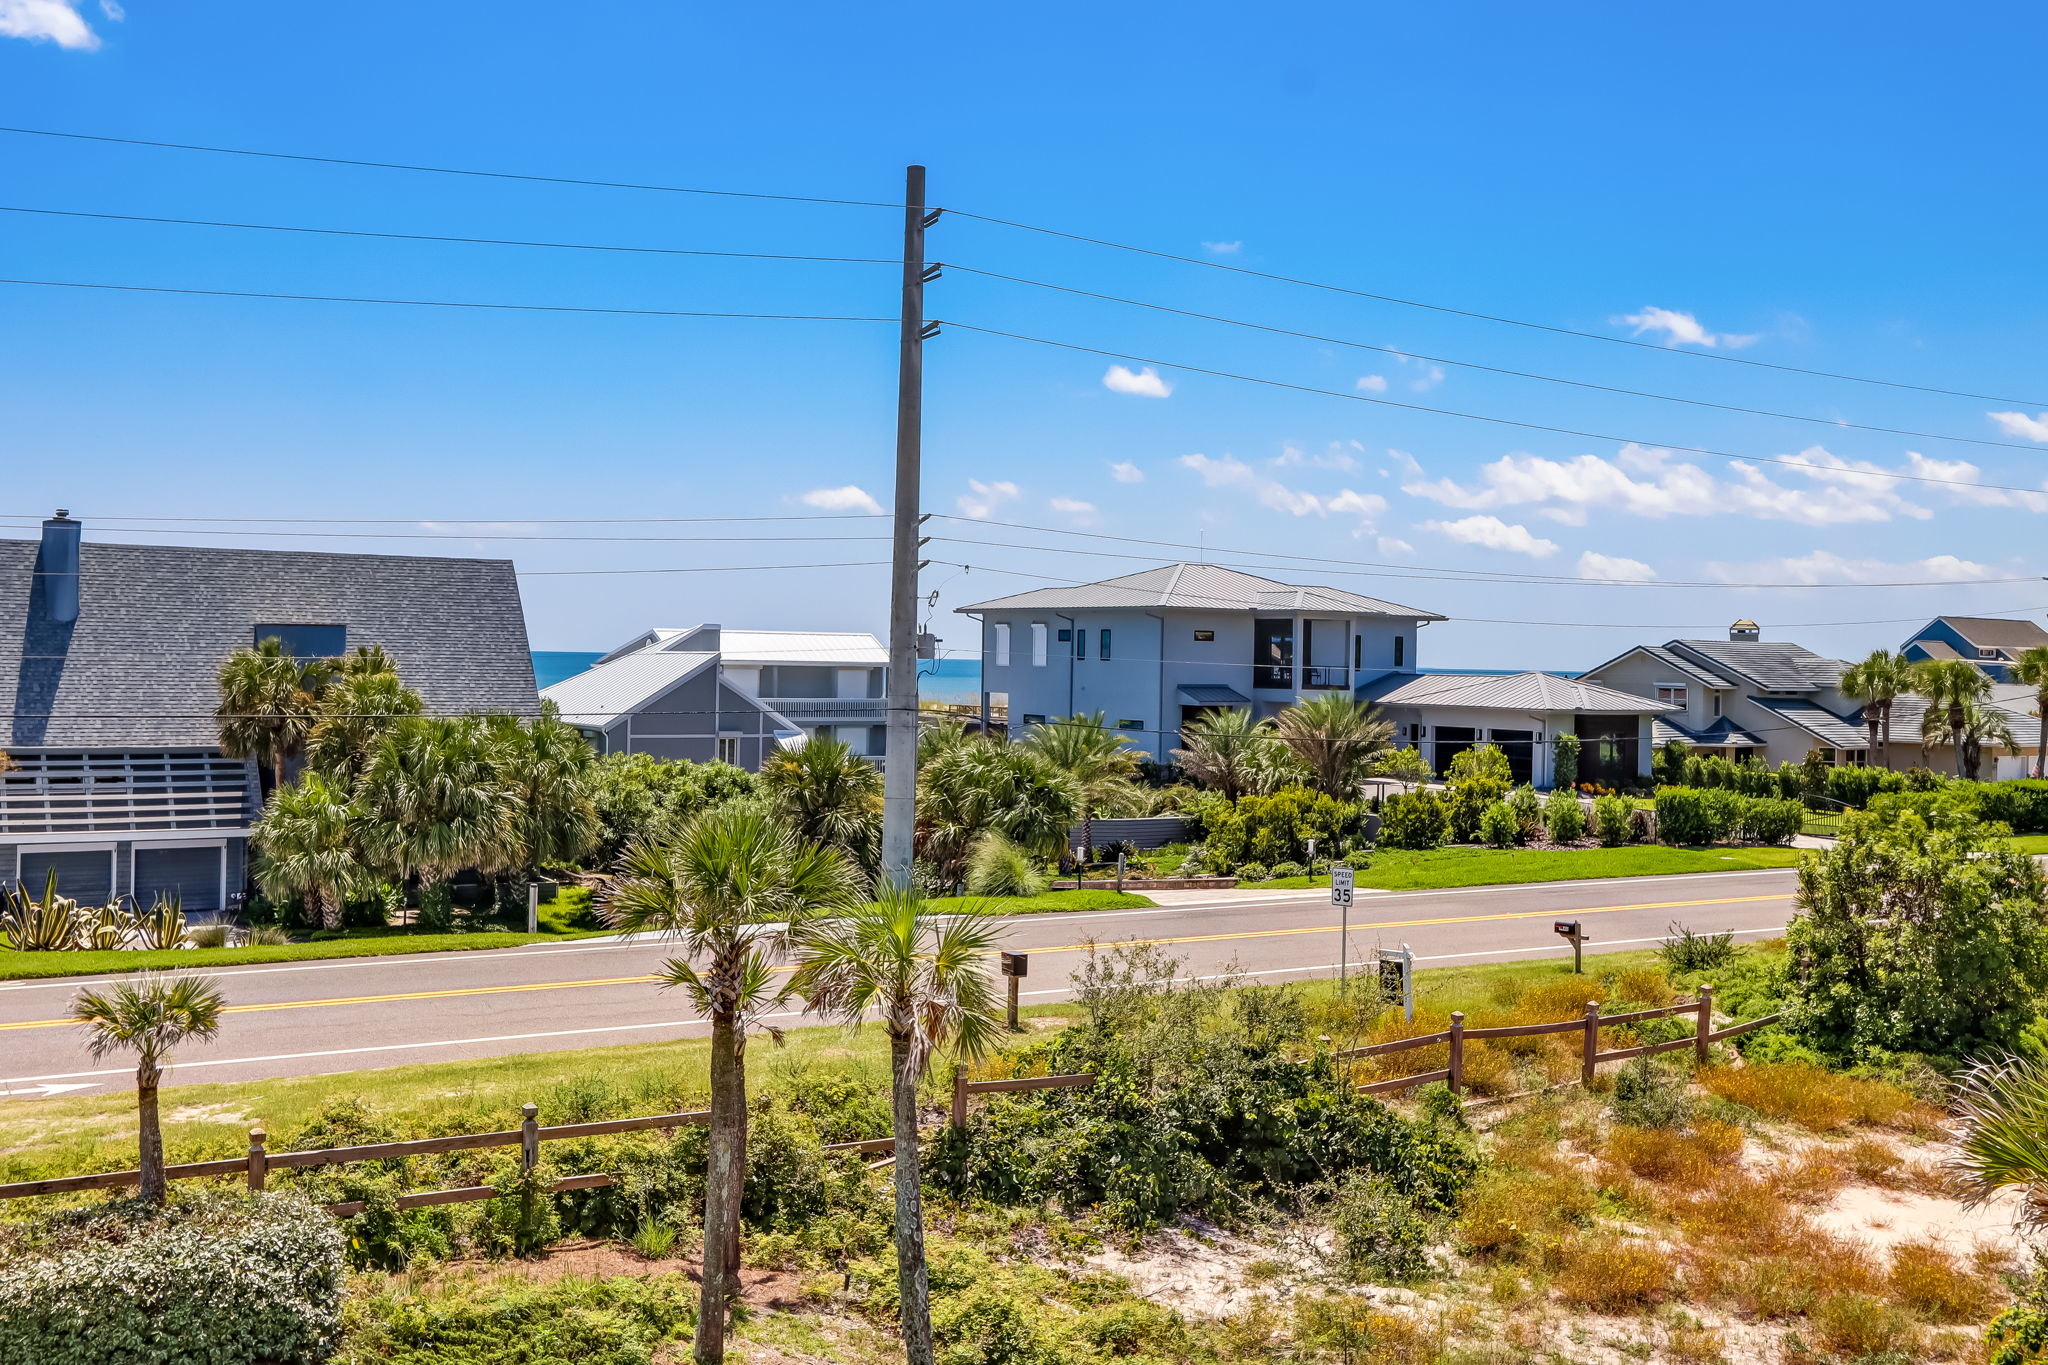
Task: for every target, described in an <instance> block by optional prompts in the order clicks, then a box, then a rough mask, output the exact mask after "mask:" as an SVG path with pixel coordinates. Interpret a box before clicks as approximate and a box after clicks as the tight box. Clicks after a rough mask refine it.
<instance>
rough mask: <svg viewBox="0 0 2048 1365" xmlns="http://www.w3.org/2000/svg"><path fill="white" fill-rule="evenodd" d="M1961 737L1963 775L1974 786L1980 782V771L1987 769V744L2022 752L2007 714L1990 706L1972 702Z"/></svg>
mask: <svg viewBox="0 0 2048 1365" xmlns="http://www.w3.org/2000/svg"><path fill="white" fill-rule="evenodd" d="M1958 733H1959V734H1960V736H1961V739H1962V747H1963V772H1964V774H1965V775H1966V776H1967V777H1968V778H1969V779H1970V780H1971V781H1972V782H1975V781H1976V780H1977V775H1978V770H1979V769H1981V768H1982V767H1983V765H1984V746H1985V744H1987V743H1993V744H1997V745H1998V746H1999V747H2000V748H2001V749H2005V750H2007V751H2009V752H2011V753H2015V754H2016V753H2018V752H2019V751H2020V746H2019V744H2018V743H2017V742H2016V741H2015V740H2014V739H2013V737H2012V726H2011V725H2010V724H2009V723H2007V721H2006V719H2005V715H2004V713H2003V712H2001V711H1999V710H1998V709H1997V708H1996V707H1993V706H1991V705H1990V704H1988V703H1985V704H1981V705H1980V704H1977V703H1974V702H1973V703H1971V704H1970V705H1969V706H1966V707H1964V708H1963V728H1962V729H1961V731H1959V732H1958Z"/></svg>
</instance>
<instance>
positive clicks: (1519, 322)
mask: <svg viewBox="0 0 2048 1365" xmlns="http://www.w3.org/2000/svg"><path fill="white" fill-rule="evenodd" d="M0 131H4V130H0ZM947 212H949V213H951V214H952V215H953V216H954V217H956V218H967V219H972V220H973V221H975V222H978V223H991V224H994V225H995V226H997V227H1007V228H1016V229H1018V230H1019V231H1022V232H1036V233H1040V234H1042V235H1044V236H1047V237H1061V238H1065V239H1066V240H1068V241H1071V242H1083V243H1086V244H1087V245H1089V246H1100V247H1109V248H1111V249H1112V250H1116V251H1128V252H1131V253H1133V254H1135V255H1139V256H1151V257H1154V258H1155V259H1158V260H1163V261H1178V262H1179V263H1181V264H1182V265H1198V266H1202V267H1203V268H1205V269H1208V270H1223V271H1228V272H1229V273H1231V274H1233V275H1247V276H1250V277H1251V278H1253V279H1260V280H1271V281H1274V282H1275V283H1279V284H1293V285H1300V286H1302V287H1303V288H1305V289H1320V290H1324V291H1326V292H1328V293H1332V294H1348V295H1350V296H1351V297H1353V298H1360V299H1372V300H1374V301H1375V302H1378V303H1393V304H1399V305H1400V306H1401V307H1403V308H1420V309H1424V310H1427V311H1429V312H1432V313H1446V314H1449V315H1451V316H1452V317H1461V318H1471V319H1473V320H1475V321H1479V322H1496V323H1501V324H1503V325H1505V326H1509V327H1526V328H1528V329H1530V330H1531V331H1537V332H1548V333H1551V334H1552V335H1555V336H1569V337H1578V338H1580V339H1581V340H1585V341H1604V342H1608V343H1609V344H1611V345H1615V346H1633V347H1636V348H1637V349H1639V350H1645V351H1654V352H1656V353H1658V354H1659V355H1684V356H1691V357H1693V358H1694V359H1697V360H1719V361H1723V362H1726V363H1727V364H1730V365H1748V366H1750V367H1752V368H1754V369H1762V370H1779V371H1782V372H1784V373H1787V374H1801V375H1806V376H1808V377H1809V378H1813V379H1837V380H1841V381H1843V382H1845V383H1850V384H1871V385H1876V386H1878V387H1880V388H1887V389H1908V390H1911V391H1913V392H1915V393H1935V394H1941V395H1944V396H1946V397H1949V398H1969V399H1973V400H1976V401H1980V402H1985V403H2013V404H2017V405H2019V406H2023V407H2048V400H2044V399H2039V398H2001V397H1999V396H1997V395H1996V394H1986V393H1970V392H1967V391H1965V390H1962V389H1944V388H1938V387H1936V386H1934V385H1930V384H1909V383H1906V382H1904V381H1901V380H1896V379H1872V378H1870V377H1868V376H1866V375H1856V374H1842V373H1839V372H1837V371H1833V370H1814V369H1807V368H1805V367H1803V366H1799V365H1781V364H1777V363H1775V362H1773V361H1769V360H1754V359H1751V358H1750V357H1748V356H1738V355H1725V354H1722V353H1720V352H1718V351H1685V350H1679V349H1677V348H1675V347H1671V346H1660V345H1658V344H1656V343H1655V342H1649V341H1638V340H1636V339H1635V338H1633V337H1617V336H1608V335H1606V334H1604V333H1601V332H1585V331H1580V330H1578V329H1577V328H1573V327H1558V326H1553V325H1552V324H1550V323H1545V322H1530V321H1529V320H1527V319H1526V318H1511V317H1505V316H1503V315H1501V314H1498V313H1482V312H1478V311H1476V310H1474V309H1469V308H1453V307H1450V306H1449V305H1446V304H1441V303H1425V302H1423V301H1422V300H1420V299H1406V298H1401V297H1399V296H1398V295H1394V294H1377V293H1374V292H1372V291H1370V290H1366V289H1352V288H1349V287H1347V286H1345V285H1340V284H1329V283H1326V282H1324V281H1321V280H1309V279H1302V278H1300V277H1299V276H1294V275H1281V274H1276V273H1274V272H1272V271H1266V270H1254V269H1252V268H1251V267H1249V266H1242V265H1230V264H1227V263H1226V262H1223V261H1205V260H1203V259H1202V258H1200V257H1199V256H1182V255H1179V254H1177V253H1175V252H1171V251H1158V250H1154V249H1153V248H1151V247H1142V246H1133V245H1131V244H1130V243H1128V242H1113V241H1109V240H1108V239H1106V238H1102V237H1090V236H1087V235H1085V234H1083V233H1078V232H1063V231H1061V230H1060V229H1058V228H1049V227H1040V226H1038V225H1036V224H1034V223H1020V222H1016V221H1014V220H1011V219H1007V218H994V217H990V216H989V215H988V214H984V213H972V212H969V211H968V210H966V209H959V208H948V209H947Z"/></svg>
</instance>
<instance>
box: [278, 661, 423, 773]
mask: <svg viewBox="0 0 2048 1365" xmlns="http://www.w3.org/2000/svg"><path fill="white" fill-rule="evenodd" d="M360 655H361V651H358V654H357V655H352V656H351V657H350V658H349V659H346V660H344V661H343V663H342V670H341V673H340V675H339V676H338V677H337V679H336V680H335V682H334V684H333V686H331V687H329V688H328V689H327V692H326V693H325V695H323V696H322V697H321V699H320V712H319V715H318V717H317V718H316V719H315V720H314V722H313V729H312V732H311V734H310V736H309V737H308V738H307V740H306V761H307V762H308V763H310V764H311V765H312V766H313V767H315V768H318V769H320V770H321V771H323V772H326V773H330V774H332V775H333V776H335V777H336V778H339V779H340V780H341V781H343V782H347V783H353V782H354V781H355V780H356V779H357V778H358V777H361V776H362V773H363V766H364V765H365V764H366V763H367V762H368V761H369V757H370V754H371V753H372V751H374V750H375V749H376V747H377V744H378V741H380V740H382V739H383V738H384V736H386V735H388V734H390V733H391V731H392V730H393V729H394V728H396V726H397V724H398V721H399V720H400V719H401V718H403V717H405V716H417V715H419V714H420V713H421V712H422V711H424V710H425V709H426V706H425V704H424V703H423V702H421V700H420V694H419V693H417V692H415V691H413V690H412V689H411V688H409V687H407V686H406V685H405V684H404V683H402V682H400V681H399V680H398V675H397V674H396V673H390V672H376V671H362V672H358V671H355V668H354V665H355V663H356V662H357V660H358V658H359V657H360Z"/></svg>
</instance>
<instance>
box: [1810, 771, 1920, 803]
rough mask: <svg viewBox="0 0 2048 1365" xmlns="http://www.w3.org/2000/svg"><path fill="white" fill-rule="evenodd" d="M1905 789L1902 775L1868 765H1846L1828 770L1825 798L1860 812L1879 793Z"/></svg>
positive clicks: (1904, 778) (1904, 779)
mask: <svg viewBox="0 0 2048 1365" xmlns="http://www.w3.org/2000/svg"><path fill="white" fill-rule="evenodd" d="M1905 789H1906V777H1905V774H1904V773H1895V772H1892V771H1890V770H1888V769H1885V768H1873V767H1871V766H1869V765H1868V764H1860V765H1847V766H1843V767H1839V768H1830V769H1829V770H1828V779H1827V793H1826V794H1827V796H1828V797H1829V798H1830V799H1831V800H1835V801H1840V802H1841V803H1842V804H1843V805H1845V806H1854V807H1856V808H1857V809H1858V810H1861V809H1862V808H1863V807H1864V806H1866V805H1868V804H1869V803H1870V798H1871V797H1873V796H1875V795H1877V794H1878V793H1879V792H1898V791H1904V790H1905Z"/></svg>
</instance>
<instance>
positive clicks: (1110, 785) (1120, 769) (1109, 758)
mask: <svg viewBox="0 0 2048 1365" xmlns="http://www.w3.org/2000/svg"><path fill="white" fill-rule="evenodd" d="M1024 747H1025V748H1026V749H1029V750H1030V751H1031V752H1033V753H1035V754H1037V755H1038V756H1039V757H1040V758H1043V759H1044V760H1045V761H1046V762H1048V763H1050V764H1052V765H1053V766H1054V767H1055V768H1058V769H1059V770H1060V771H1061V772H1063V773H1065V774H1066V775H1067V776H1068V777H1071V778H1072V779H1074V790H1075V791H1076V793H1078V795H1079V797H1080V806H1081V848H1082V856H1083V857H1084V858H1085V859H1086V860H1087V861H1088V862H1091V863H1092V862H1094V861H1095V817H1096V816H1097V815H1121V814H1124V813H1125V812H1127V811H1129V810H1130V809H1131V808H1132V807H1133V806H1134V805H1135V804H1136V803H1137V802H1138V801H1139V800H1140V799H1141V798H1140V797H1139V794H1138V789H1137V787H1136V786H1134V785H1133V784H1132V781H1131V779H1132V778H1133V777H1135V776H1137V773H1138V751H1137V750H1135V749H1133V748H1131V746H1130V743H1129V742H1128V741H1127V740H1125V739H1124V737H1123V736H1122V735H1120V734H1118V733H1117V732H1116V731H1114V730H1112V729H1110V728H1109V725H1108V724H1107V722H1106V719H1105V718H1104V716H1103V714H1102V712H1100V711H1097V712H1095V713H1094V714H1093V715H1088V716H1084V715H1081V714H1080V713H1079V712H1076V713H1075V714H1073V715H1071V716H1065V717H1060V716H1055V717H1053V718H1052V719H1051V720H1050V721H1047V722H1046V723H1045V724H1043V725H1034V726H1032V727H1031V732H1030V733H1029V734H1028V735H1026V736H1025V737H1024Z"/></svg>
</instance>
